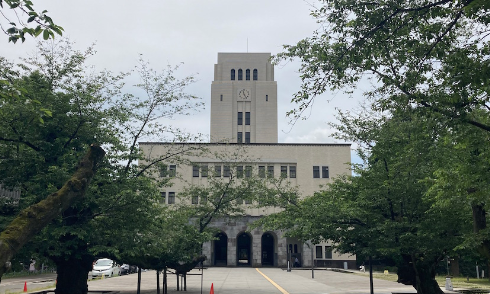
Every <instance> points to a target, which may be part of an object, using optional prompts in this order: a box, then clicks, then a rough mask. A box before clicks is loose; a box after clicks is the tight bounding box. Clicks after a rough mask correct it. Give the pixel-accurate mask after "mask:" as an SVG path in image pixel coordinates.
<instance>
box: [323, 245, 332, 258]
mask: <svg viewBox="0 0 490 294" xmlns="http://www.w3.org/2000/svg"><path fill="white" fill-rule="evenodd" d="M325 259H332V246H325Z"/></svg>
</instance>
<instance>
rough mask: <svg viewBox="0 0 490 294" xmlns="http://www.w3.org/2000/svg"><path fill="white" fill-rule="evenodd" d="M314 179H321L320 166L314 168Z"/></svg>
mask: <svg viewBox="0 0 490 294" xmlns="http://www.w3.org/2000/svg"><path fill="white" fill-rule="evenodd" d="M313 178H315V179H317V178H320V167H319V166H314V167H313Z"/></svg>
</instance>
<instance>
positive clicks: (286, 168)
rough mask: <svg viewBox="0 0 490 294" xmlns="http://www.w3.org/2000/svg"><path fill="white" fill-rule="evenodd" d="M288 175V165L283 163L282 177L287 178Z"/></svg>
mask: <svg viewBox="0 0 490 294" xmlns="http://www.w3.org/2000/svg"><path fill="white" fill-rule="evenodd" d="M287 177H288V166H287V165H281V178H287Z"/></svg>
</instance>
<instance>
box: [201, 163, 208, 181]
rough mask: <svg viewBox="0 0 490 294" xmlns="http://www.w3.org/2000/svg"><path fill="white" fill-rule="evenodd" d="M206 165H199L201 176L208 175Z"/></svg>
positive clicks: (205, 176)
mask: <svg viewBox="0 0 490 294" xmlns="http://www.w3.org/2000/svg"><path fill="white" fill-rule="evenodd" d="M208 171H209V169H208V166H207V165H202V166H201V177H203V178H207V177H208Z"/></svg>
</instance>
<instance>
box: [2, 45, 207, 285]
mask: <svg viewBox="0 0 490 294" xmlns="http://www.w3.org/2000/svg"><path fill="white" fill-rule="evenodd" d="M40 51H41V54H40V55H38V56H41V58H39V59H37V58H34V59H28V60H25V63H24V64H23V66H22V69H21V70H18V71H17V72H14V71H13V70H12V71H9V72H8V73H7V74H8V75H7V74H6V75H7V76H6V77H5V80H8V81H9V86H6V87H5V88H2V89H5V90H6V93H7V94H6V95H5V96H7V97H9V99H6V100H5V101H4V102H3V105H2V109H1V111H0V116H1V117H2V123H1V124H0V130H1V131H0V133H1V135H0V154H1V157H0V158H1V160H2V165H1V166H2V168H0V178H2V181H4V182H5V183H6V184H7V185H8V186H9V187H20V188H21V189H22V198H21V203H20V206H21V207H26V206H29V205H31V204H34V203H37V202H39V201H40V200H41V199H43V198H44V197H46V196H47V194H48V193H49V192H50V191H53V190H56V189H57V188H58V187H60V185H62V183H63V181H64V179H66V178H67V176H69V174H70V170H71V169H73V167H74V166H75V164H74V163H75V162H76V158H77V156H78V155H79V153H80V152H81V151H83V145H84V144H85V142H86V141H93V142H97V143H98V144H100V145H102V146H104V149H105V150H106V151H107V156H106V159H105V160H104V162H102V163H101V165H100V167H99V171H98V174H97V175H96V177H94V179H93V181H92V185H91V186H90V187H89V188H88V192H87V195H86V197H85V198H84V199H83V201H81V202H77V203H75V204H74V205H72V206H71V207H70V208H69V209H67V210H66V211H65V212H64V213H63V215H62V216H61V217H60V218H57V219H55V221H53V222H52V223H51V224H50V226H49V227H47V228H46V229H45V230H44V231H43V232H42V234H40V235H39V236H38V237H37V238H36V240H35V241H34V242H33V243H32V244H31V246H32V248H35V250H36V251H37V252H38V254H41V255H44V256H49V257H50V258H51V259H52V260H53V261H54V262H55V263H56V264H57V268H58V279H57V282H58V283H57V289H56V292H57V293H86V292H87V282H86V277H87V274H88V271H90V270H91V268H92V262H93V261H94V260H95V259H96V257H97V256H99V255H104V256H107V257H112V258H115V259H118V258H119V257H120V256H121V251H122V249H126V250H127V248H129V247H130V246H131V245H130V244H118V242H117V238H118V235H123V234H124V235H127V236H129V235H133V236H136V235H138V234H146V233H147V231H146V230H145V229H146V228H147V226H148V227H152V226H151V225H148V224H149V223H151V222H152V221H153V220H154V218H155V217H154V216H155V215H157V213H158V212H160V211H161V210H160V209H159V208H158V205H156V201H157V198H158V189H157V186H156V185H155V183H154V182H153V181H152V180H151V179H152V177H153V176H154V173H153V172H154V171H155V169H156V168H157V166H158V165H159V164H160V162H161V161H163V160H164V159H165V158H168V157H171V156H178V155H179V154H181V153H185V152H186V150H185V149H181V150H172V152H170V153H168V154H163V155H160V156H158V157H157V158H155V159H154V160H153V161H151V162H148V163H147V164H146V165H141V166H139V165H137V164H136V162H137V161H138V160H140V159H142V154H141V152H140V151H139V148H138V141H139V140H142V139H144V138H148V137H152V136H153V137H160V138H161V137H162V136H165V135H166V134H169V133H170V134H171V135H172V136H173V137H175V138H179V139H180V138H182V137H184V135H180V134H181V133H180V132H178V131H177V130H174V129H172V128H171V127H168V126H166V125H164V123H165V122H162V121H161V120H162V118H171V117H173V116H174V115H177V114H187V113H188V112H189V111H192V110H193V109H195V107H199V106H200V102H198V101H197V102H196V103H194V102H193V101H196V100H197V98H196V97H194V96H191V95H188V94H186V93H185V92H184V89H185V86H186V85H188V84H189V83H191V82H192V81H193V78H192V77H187V78H184V79H177V78H175V77H174V76H173V72H174V70H175V68H173V67H168V68H167V70H166V71H163V72H162V73H158V72H156V71H153V70H151V69H150V68H149V67H148V64H147V63H146V62H144V61H142V62H141V63H140V66H139V67H137V70H139V73H140V77H141V80H142V83H141V84H138V85H137V87H140V88H141V89H142V90H143V92H144V93H145V94H146V95H147V98H142V97H136V96H134V95H131V94H122V87H123V85H124V84H123V83H122V81H123V78H125V77H126V76H127V74H120V75H114V74H112V73H110V72H101V73H99V74H90V73H89V72H88V71H86V70H85V66H84V63H85V60H86V58H88V57H89V56H90V55H91V54H93V51H92V49H91V48H89V49H88V50H87V51H86V52H77V51H74V50H73V49H72V48H71V44H70V43H69V41H66V40H62V41H60V42H58V43H53V44H43V45H42V46H41V47H40ZM10 85H13V86H15V89H19V88H20V89H23V91H20V92H16V91H15V90H14V91H12V90H11V89H12V87H10ZM11 92H16V93H17V96H10V95H9V93H11ZM4 93H5V92H4ZM26 102H27V103H26ZM38 103H39V104H41V105H43V107H45V108H46V109H49V112H50V113H49V114H50V115H46V113H43V112H40V111H39V109H38V108H37V107H32V105H33V104H34V105H36V104H38ZM187 138H191V137H189V136H188V137H187ZM7 167H10V170H9V169H8V168H7ZM12 167H14V169H12ZM163 184H165V183H163ZM135 211H136V212H138V213H134V212H135ZM127 240H132V244H133V245H135V246H136V245H137V243H135V242H136V241H137V238H135V237H133V239H131V238H128V239H127ZM133 250H138V249H137V247H133ZM68 268H69V270H67V269H68Z"/></svg>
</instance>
